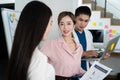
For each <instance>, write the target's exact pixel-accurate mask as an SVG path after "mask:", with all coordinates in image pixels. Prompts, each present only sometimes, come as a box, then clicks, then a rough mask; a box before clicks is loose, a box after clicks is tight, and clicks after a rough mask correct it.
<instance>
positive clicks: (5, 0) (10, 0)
mask: <svg viewBox="0 0 120 80" xmlns="http://www.w3.org/2000/svg"><path fill="white" fill-rule="evenodd" d="M6 3H15V0H0V4H6Z"/></svg>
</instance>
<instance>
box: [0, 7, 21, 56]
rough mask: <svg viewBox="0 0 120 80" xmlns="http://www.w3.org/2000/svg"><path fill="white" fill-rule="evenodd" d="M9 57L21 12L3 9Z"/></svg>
mask: <svg viewBox="0 0 120 80" xmlns="http://www.w3.org/2000/svg"><path fill="white" fill-rule="evenodd" d="M1 14H2V19H3V25H4V32H5V38H6V43H7V49H8V55H9V56H10V53H11V48H12V42H13V38H14V32H15V30H16V26H17V23H18V20H19V16H20V12H19V11H15V10H12V9H7V8H1Z"/></svg>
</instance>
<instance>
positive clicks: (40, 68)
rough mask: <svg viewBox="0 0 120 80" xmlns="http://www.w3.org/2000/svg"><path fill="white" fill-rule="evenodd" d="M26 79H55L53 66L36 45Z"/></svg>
mask: <svg viewBox="0 0 120 80" xmlns="http://www.w3.org/2000/svg"><path fill="white" fill-rule="evenodd" d="M27 80H55V71H54V68H53V66H52V65H51V64H49V63H48V62H47V57H46V56H45V55H44V54H43V53H42V52H40V50H39V49H38V47H37V48H36V49H35V50H34V53H33V56H32V59H31V63H30V66H29V69H28V78H27Z"/></svg>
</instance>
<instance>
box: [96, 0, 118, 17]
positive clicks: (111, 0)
mask: <svg viewBox="0 0 120 80" xmlns="http://www.w3.org/2000/svg"><path fill="white" fill-rule="evenodd" d="M107 2H108V4H107V12H111V13H113V14H114V16H113V17H114V18H118V19H120V8H119V5H120V0H107ZM104 3H105V0H97V5H99V6H102V7H104ZM118 9H119V10H118Z"/></svg>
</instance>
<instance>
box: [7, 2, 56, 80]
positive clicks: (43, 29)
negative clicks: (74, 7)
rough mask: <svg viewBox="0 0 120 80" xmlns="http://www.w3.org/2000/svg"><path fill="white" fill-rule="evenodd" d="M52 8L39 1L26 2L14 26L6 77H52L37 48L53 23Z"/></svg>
mask: <svg viewBox="0 0 120 80" xmlns="http://www.w3.org/2000/svg"><path fill="white" fill-rule="evenodd" d="M51 17H52V12H51V9H50V8H49V7H48V6H47V5H45V4H44V3H42V2H40V1H31V2H29V3H28V4H27V5H26V6H25V7H24V9H23V11H22V12H21V15H20V18H19V21H18V25H17V28H16V32H15V36H14V41H13V46H12V51H11V56H10V61H9V70H8V80H55V71H54V68H53V67H52V65H50V64H49V63H48V62H47V57H46V56H45V55H44V54H43V53H42V52H41V51H40V50H39V49H38V47H37V46H38V45H39V44H40V42H41V41H42V40H45V39H46V36H47V34H48V32H49V30H50V28H51V24H52V18H51Z"/></svg>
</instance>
